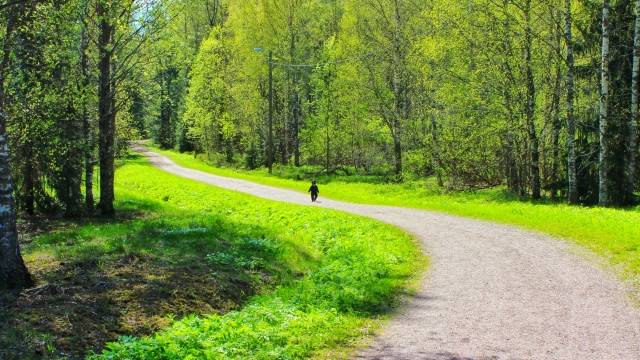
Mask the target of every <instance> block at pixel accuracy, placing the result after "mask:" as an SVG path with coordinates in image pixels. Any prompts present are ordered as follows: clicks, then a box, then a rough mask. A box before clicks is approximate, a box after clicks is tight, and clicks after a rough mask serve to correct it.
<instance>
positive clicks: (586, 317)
mask: <svg viewBox="0 0 640 360" xmlns="http://www.w3.org/2000/svg"><path fill="white" fill-rule="evenodd" d="M134 150H135V151H138V152H140V153H142V154H144V155H146V156H148V157H149V159H150V161H151V163H152V164H153V165H154V166H156V167H158V168H160V169H162V170H164V171H167V172H170V173H172V174H176V175H179V176H182V177H185V178H189V179H194V180H198V181H201V182H204V183H207V184H211V185H214V186H218V187H221V188H225V189H230V190H236V191H241V192H244V193H248V194H252V195H255V196H258V197H261V198H265V199H271V200H277V201H282V202H287V203H294V204H302V205H309V206H319V207H327V208H332V209H337V210H342V211H346V212H350V213H354V214H359V215H364V216H367V217H371V218H374V219H378V220H381V221H384V222H386V223H389V224H393V225H396V226H398V227H400V228H402V229H404V230H405V231H407V232H409V233H411V234H414V235H415V236H416V237H417V239H418V240H419V241H420V243H421V244H422V247H423V249H424V251H425V252H426V253H427V254H428V255H429V257H430V258H431V268H430V270H429V271H428V274H425V277H424V280H423V282H422V285H421V289H420V290H419V291H418V292H417V294H416V295H415V296H414V297H412V298H410V299H407V302H406V305H405V306H404V307H403V308H402V310H401V311H399V314H398V315H397V316H396V317H394V318H393V320H391V321H390V322H389V323H388V324H387V325H385V326H384V327H383V331H382V333H381V334H380V335H379V336H378V337H376V338H375V339H374V340H373V341H372V343H371V345H370V346H369V347H368V348H365V349H364V350H362V351H361V352H360V353H359V354H358V355H357V356H356V358H357V359H598V360H599V359H616V360H622V359H635V360H637V359H640V311H639V310H638V308H636V307H635V306H633V305H632V304H631V301H630V300H629V298H628V296H627V293H626V292H625V289H624V288H623V287H622V286H621V284H619V283H618V282H617V281H616V280H612V279H614V277H613V276H612V275H611V274H609V273H608V272H607V271H603V270H602V269H601V268H600V267H599V266H598V265H593V264H592V263H593V261H585V260H584V259H583V257H581V256H577V255H576V252H575V251H574V250H572V249H573V247H572V245H571V244H569V243H566V242H564V241H560V240H554V239H551V238H549V237H548V236H545V235H542V234H538V233H534V232H529V231H525V230H522V229H519V228H517V227H514V226H508V225H501V224H495V223H490V222H486V221H479V220H472V219H465V218H461V217H457V216H452V215H446V214H441V213H436V212H430V211H423V210H414V209H407V208H398V207H389V206H372V205H358V204H350V203H344V202H339V201H334V200H329V199H323V198H322V197H320V198H319V199H318V202H315V203H311V200H310V198H309V196H308V195H307V194H303V193H299V192H295V191H290V190H283V189H278V188H273V187H269V186H264V185H259V184H255V183H252V182H249V181H243V180H236V179H229V178H224V177H219V176H215V175H210V174H206V173H203V172H200V171H196V170H191V169H186V168H183V167H180V166H178V165H176V164H175V163H173V162H172V161H171V160H169V159H168V158H166V157H164V156H161V155H159V154H156V153H153V152H151V151H148V150H146V149H145V148H143V147H141V146H134ZM319 187H320V191H321V193H320V195H322V184H319Z"/></svg>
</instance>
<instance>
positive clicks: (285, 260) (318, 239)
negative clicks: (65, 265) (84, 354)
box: [40, 155, 425, 359]
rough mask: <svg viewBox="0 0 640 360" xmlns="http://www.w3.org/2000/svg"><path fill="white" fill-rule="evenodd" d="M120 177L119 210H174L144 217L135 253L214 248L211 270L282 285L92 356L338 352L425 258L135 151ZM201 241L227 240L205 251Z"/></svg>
mask: <svg viewBox="0 0 640 360" xmlns="http://www.w3.org/2000/svg"><path fill="white" fill-rule="evenodd" d="M116 178H117V186H116V191H117V194H118V198H119V199H120V201H119V206H120V207H127V206H134V207H136V208H141V207H146V208H149V209H154V211H160V212H165V211H166V212H170V213H172V214H173V217H172V219H173V220H171V221H170V222H168V223H166V224H163V219H162V217H160V218H158V219H157V220H155V224H153V225H152V226H147V225H144V224H142V223H141V225H140V227H139V228H138V231H137V233H140V232H143V233H145V232H146V233H149V232H152V233H154V236H148V237H146V236H145V237H144V239H146V240H144V241H137V242H136V245H135V246H136V251H137V252H141V253H149V254H153V256H160V257H162V256H165V255H166V256H169V255H171V254H174V253H176V252H181V251H182V250H180V248H188V249H189V251H186V252H181V253H182V254H185V256H186V257H185V258H184V259H182V260H180V261H186V262H189V261H194V260H195V259H196V258H195V257H189V256H187V255H188V254H189V253H194V252H195V253H202V252H206V254H205V255H206V256H205V257H204V259H203V261H205V262H206V264H207V266H210V267H211V268H212V273H213V272H214V270H213V269H218V268H220V267H223V268H226V269H235V271H236V272H239V273H242V274H244V276H248V277H250V276H254V275H255V274H256V273H260V272H266V273H269V274H271V276H275V277H277V281H275V282H274V281H272V282H271V283H272V284H274V286H273V287H271V288H265V289H264V290H263V291H262V293H261V294H260V295H256V296H254V297H252V298H251V299H250V300H249V303H248V305H246V306H245V307H244V308H243V309H242V310H238V311H231V312H229V313H227V314H224V315H220V314H210V315H199V316H198V315H192V316H188V317H185V318H183V319H181V320H179V321H175V322H174V323H173V324H172V325H170V326H169V327H168V328H166V329H165V330H163V331H160V332H158V333H156V334H154V335H153V336H149V337H129V336H123V337H121V339H120V340H119V341H118V342H115V343H110V344H109V345H108V347H109V349H108V351H105V352H104V353H103V354H99V355H93V356H91V357H90V358H91V359H218V358H220V359H221V358H225V359H226V358H253V359H271V358H280V359H293V358H301V357H310V356H319V357H322V356H326V355H327V354H329V353H330V354H332V355H331V356H336V355H335V354H338V353H340V352H342V351H343V350H344V351H348V350H346V349H349V348H350V347H351V346H352V343H353V342H354V341H357V340H358V339H359V338H361V337H362V336H365V335H367V334H369V333H370V332H371V331H373V329H375V328H376V324H377V319H379V318H380V316H382V317H384V314H385V313H386V312H387V311H388V310H389V309H390V308H391V307H393V306H394V304H395V302H396V301H397V297H398V295H399V293H400V292H402V291H405V290H407V289H408V286H410V284H411V283H412V281H414V280H415V278H416V274H417V273H418V271H419V270H420V269H421V268H423V267H424V264H425V262H424V259H423V258H422V255H420V251H419V249H418V246H417V245H416V244H415V243H414V242H413V241H412V239H411V237H410V236H409V235H407V234H405V233H403V232H402V231H400V230H399V229H397V228H394V227H392V226H389V225H386V224H382V223H380V222H377V221H374V220H371V219H367V218H363V217H358V216H355V215H350V214H345V213H342V212H338V211H333V210H328V209H321V208H312V207H304V206H296V205H290V204H288V205H287V206H282V204H280V203H277V202H273V201H267V200H262V199H258V198H255V197H252V196H250V195H245V194H240V193H236V192H232V191H227V190H221V189H218V188H214V187H211V186H209V185H205V184H201V183H198V182H195V181H191V180H186V179H182V178H179V177H176V176H174V175H170V174H167V173H164V172H162V171H160V170H156V169H154V168H152V167H151V166H150V165H149V164H148V163H147V162H146V161H145V160H143V159H141V158H140V157H139V156H136V155H134V156H132V159H130V160H129V161H128V162H127V163H126V164H125V165H124V166H122V167H120V168H119V169H118V171H117V174H116ZM178 219H181V220H178ZM167 225H170V226H167ZM129 230H130V227H128V228H127V227H121V228H118V227H117V226H116V227H114V228H112V229H110V230H109V234H108V235H105V236H104V238H103V239H101V240H99V239H96V240H95V241H91V242H87V243H86V244H85V245H84V246H82V247H81V248H78V249H75V250H74V251H73V252H67V253H66V254H65V256H68V257H69V258H76V257H78V256H82V257H92V256H93V257H96V258H100V257H101V256H103V255H104V254H109V253H110V252H112V251H113V249H114V248H118V247H121V246H124V247H127V246H130V245H127V244H128V243H127V241H129V242H131V241H130V240H131V239H132V238H134V237H136V235H131V234H130V231H129ZM83 231H89V232H91V231H95V229H93V230H92V229H81V230H79V231H78V234H79V235H80V236H81V237H82V232H83ZM134 233H135V232H134ZM193 237H196V238H202V237H204V238H205V239H206V238H210V239H212V238H221V239H224V241H223V242H222V245H220V244H219V243H218V242H213V241H212V242H211V243H212V244H214V245H211V246H209V247H207V242H206V241H204V242H202V241H191V240H189V239H192V238H193ZM64 238H65V239H66V238H68V237H64ZM140 238H142V237H140ZM140 238H136V239H140ZM60 239H62V237H56V236H50V237H45V238H43V239H42V240H40V242H41V243H42V244H45V243H55V242H59V241H62V240H60ZM172 258H173V259H176V257H175V256H172ZM212 275H215V274H212ZM336 349H337V350H336ZM340 349H342V350H340ZM336 351H338V352H337V353H336Z"/></svg>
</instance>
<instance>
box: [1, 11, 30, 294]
mask: <svg viewBox="0 0 640 360" xmlns="http://www.w3.org/2000/svg"><path fill="white" fill-rule="evenodd" d="M20 6H21V5H20ZM0 15H2V16H6V29H5V32H4V37H3V39H2V59H1V61H2V62H1V63H0V290H4V289H15V288H22V287H26V286H29V285H31V284H32V280H31V275H30V274H29V271H28V270H27V267H26V266H25V264H24V261H23V259H22V255H21V254H20V244H19V243H18V231H17V227H16V222H17V217H16V206H15V202H14V199H13V181H12V178H11V164H10V162H9V160H10V158H9V146H8V143H9V141H8V138H7V119H6V116H5V111H4V110H5V80H6V70H7V67H8V66H9V61H10V56H11V38H12V35H13V32H14V30H15V27H16V22H17V21H18V18H19V14H18V13H17V10H16V8H11V7H8V6H7V7H3V8H0Z"/></svg>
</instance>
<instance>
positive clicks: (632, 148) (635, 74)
mask: <svg viewBox="0 0 640 360" xmlns="http://www.w3.org/2000/svg"><path fill="white" fill-rule="evenodd" d="M635 15H636V18H635V27H634V28H635V31H634V37H633V70H632V78H631V117H630V118H629V144H628V145H627V151H628V159H627V187H626V190H627V200H628V201H629V202H633V200H634V194H633V190H634V188H633V183H634V180H635V172H636V154H637V152H638V143H637V136H638V86H639V85H640V0H636V4H635Z"/></svg>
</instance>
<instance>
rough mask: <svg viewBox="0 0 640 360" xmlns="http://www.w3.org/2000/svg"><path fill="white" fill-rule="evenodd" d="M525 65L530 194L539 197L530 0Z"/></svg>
mask: <svg viewBox="0 0 640 360" xmlns="http://www.w3.org/2000/svg"><path fill="white" fill-rule="evenodd" d="M524 16H525V21H526V24H525V34H524V38H525V67H526V80H525V81H526V87H527V104H526V110H525V115H526V118H527V129H528V132H529V154H530V156H531V164H530V168H531V196H532V197H533V198H534V199H540V152H539V147H540V146H539V140H538V135H537V133H536V125H535V117H534V115H535V105H536V104H535V101H536V100H535V99H536V98H535V91H536V88H535V83H534V78H533V71H532V69H531V46H532V44H531V0H526V1H525V8H524Z"/></svg>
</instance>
